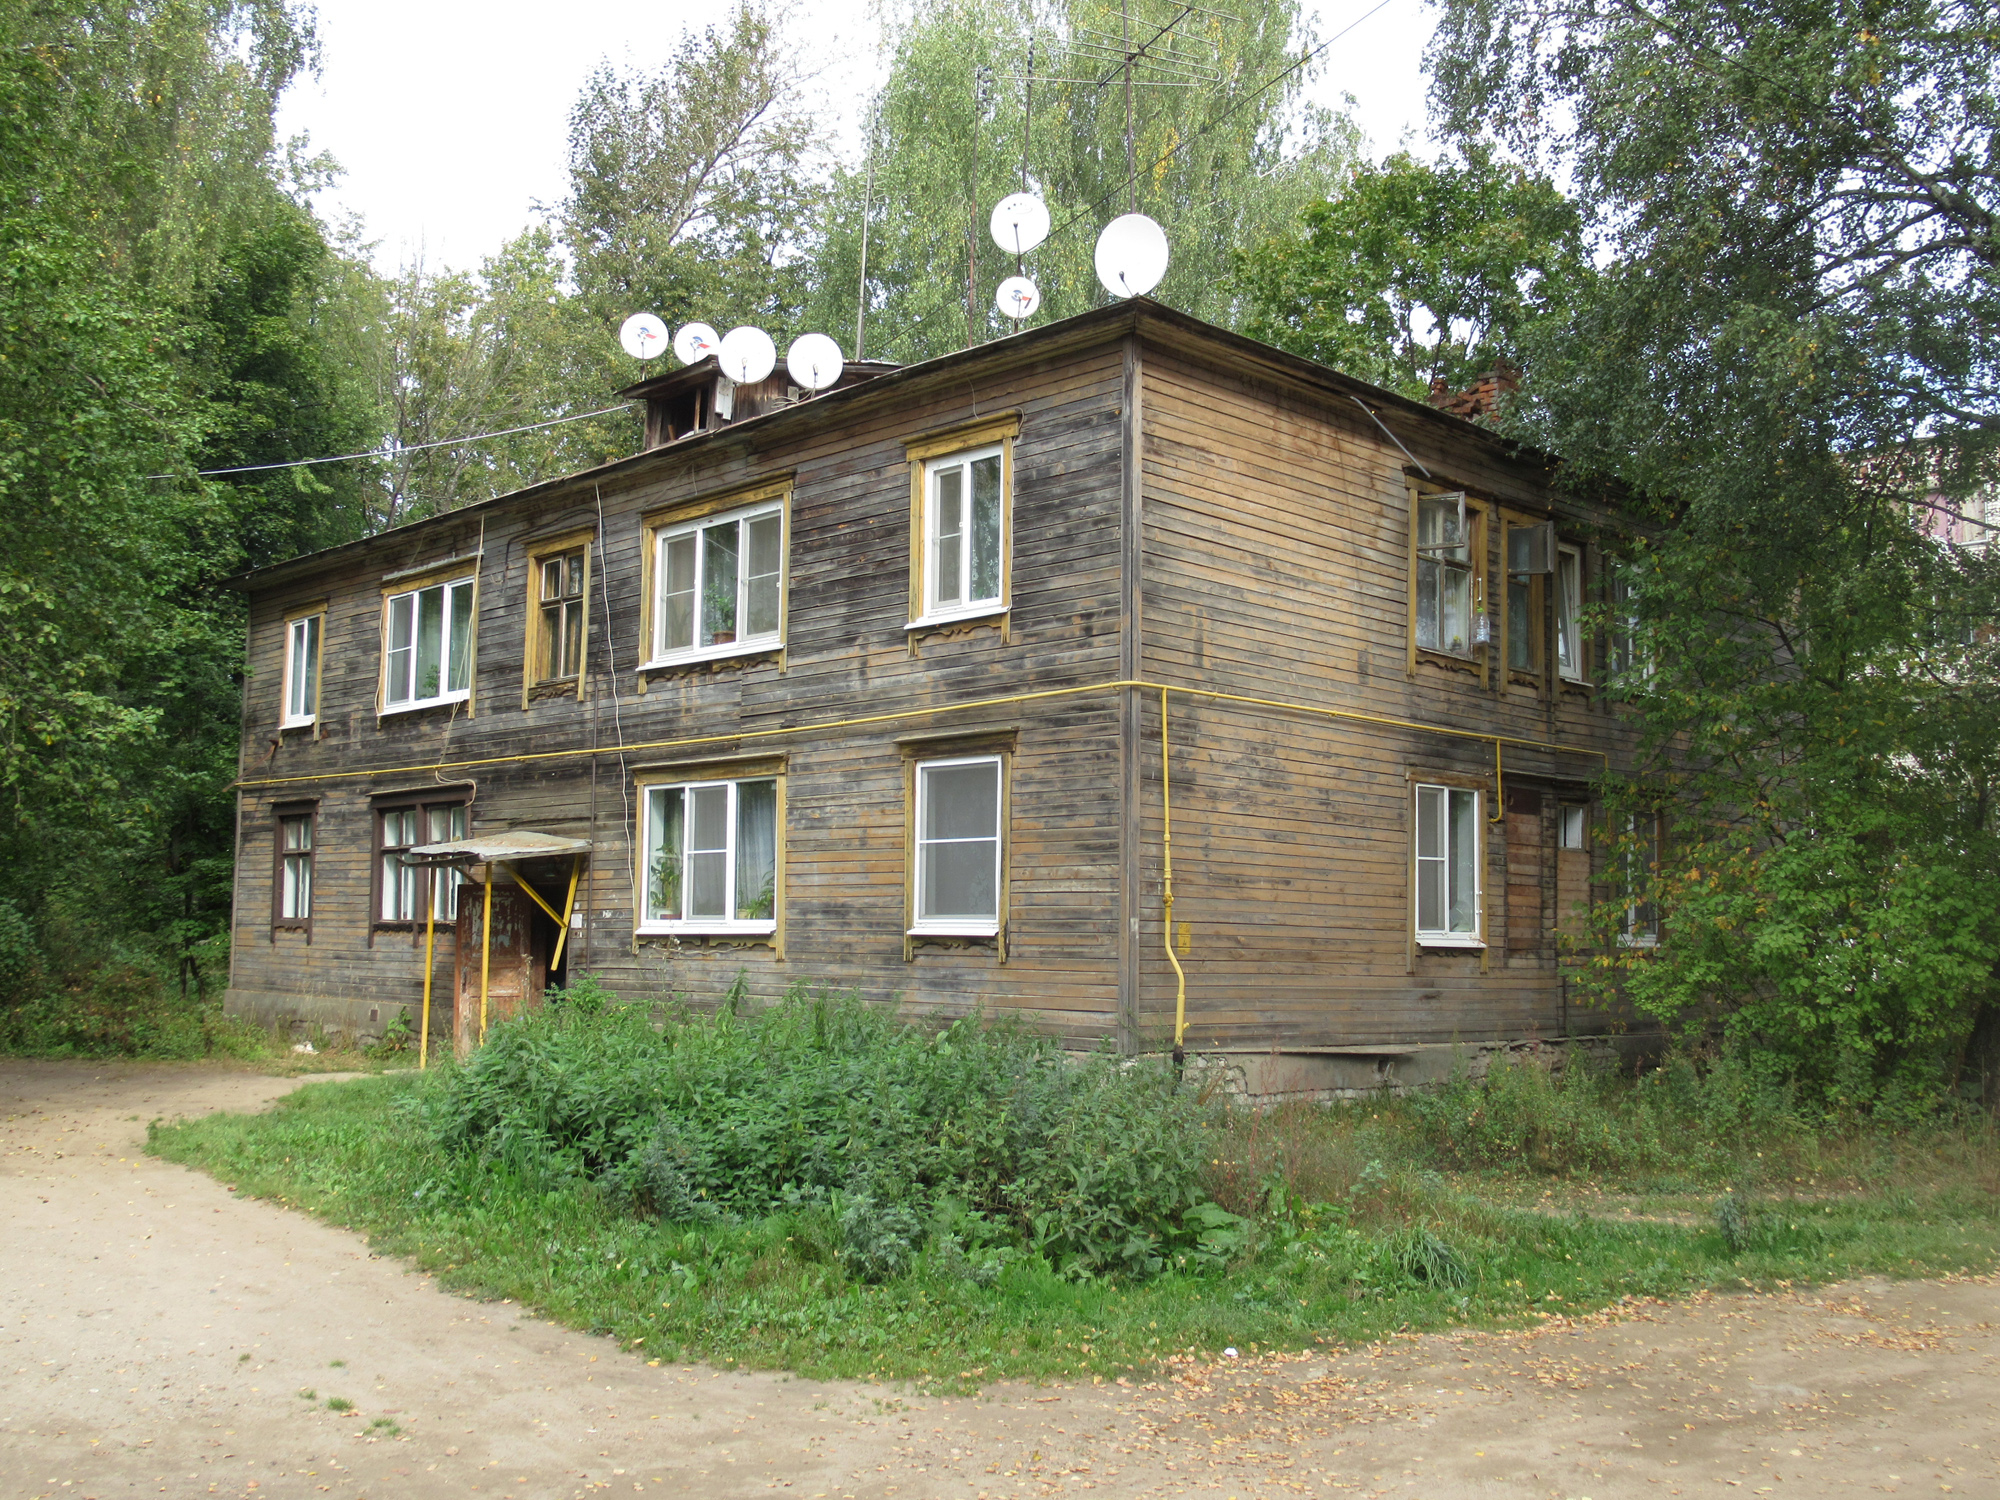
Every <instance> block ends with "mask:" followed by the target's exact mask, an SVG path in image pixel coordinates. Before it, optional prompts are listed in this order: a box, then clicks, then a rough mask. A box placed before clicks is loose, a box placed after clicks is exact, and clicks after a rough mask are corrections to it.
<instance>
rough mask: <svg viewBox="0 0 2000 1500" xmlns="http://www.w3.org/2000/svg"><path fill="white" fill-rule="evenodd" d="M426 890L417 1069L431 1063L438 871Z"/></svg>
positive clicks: (427, 1066)
mask: <svg viewBox="0 0 2000 1500" xmlns="http://www.w3.org/2000/svg"><path fill="white" fill-rule="evenodd" d="M430 877H431V878H430V882H429V885H428V887H427V889H426V890H425V891H424V898H425V899H424V905H425V911H424V1024H423V1027H422V1029H421V1030H419V1031H418V1032H417V1071H418V1072H420V1073H421V1072H423V1071H425V1070H426V1069H428V1068H429V1067H430V1065H431V975H432V973H434V972H435V971H436V969H437V871H436V870H432V871H431V872H430Z"/></svg>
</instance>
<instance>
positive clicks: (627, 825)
mask: <svg viewBox="0 0 2000 1500" xmlns="http://www.w3.org/2000/svg"><path fill="white" fill-rule="evenodd" d="M590 492H591V494H592V495H594V496H595V497H596V499H597V555H598V560H599V563H600V566H599V567H598V570H597V584H598V589H597V594H598V598H599V599H600V600H602V601H603V604H604V673H605V681H606V682H607V683H608V684H609V685H610V688H611V733H612V736H613V737H614V738H615V739H616V740H617V742H618V799H619V802H620V804H621V806H622V807H623V809H624V813H625V821H624V823H623V824H622V825H621V826H620V830H619V831H620V832H621V833H623V834H624V836H625V874H626V877H627V879H628V881H629V883H630V887H631V890H632V893H633V899H634V900H635V901H636V900H637V899H638V891H639V851H638V842H639V832H638V828H637V825H635V824H634V823H633V821H632V790H631V782H632V778H631V775H630V773H629V772H628V771H627V769H626V766H625V720H624V716H623V714H622V712H621V710H620V706H619V701H618V648H617V647H616V646H614V645H613V644H612V627H611V584H610V582H609V580H608V576H607V575H608V574H609V572H610V569H608V568H605V567H603V566H602V565H601V564H602V561H603V557H604V490H603V488H602V487H601V486H599V485H594V484H593V485H592V486H591V487H590ZM591 759H592V761H593V762H595V760H596V757H595V756H592V757H591ZM596 831H597V830H596V829H595V828H594V827H593V828H592V829H591V832H592V833H593V834H595V833H596ZM583 921H584V926H585V928H588V927H589V925H590V917H589V915H588V914H586V915H585V916H584V919H583ZM632 951H633V952H634V953H637V952H638V951H639V924H638V923H636V922H634V923H633V924H632Z"/></svg>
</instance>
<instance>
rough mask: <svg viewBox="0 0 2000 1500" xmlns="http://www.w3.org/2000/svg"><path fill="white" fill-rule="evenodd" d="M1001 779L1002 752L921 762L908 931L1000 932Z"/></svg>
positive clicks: (980, 934) (972, 934) (982, 934)
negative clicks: (911, 921)
mask: <svg viewBox="0 0 2000 1500" xmlns="http://www.w3.org/2000/svg"><path fill="white" fill-rule="evenodd" d="M1000 778H1001V766H1000V757H998V756H997V755H981V756H972V757H967V758H965V759H957V760H931V761H919V762H918V763H917V766H916V795H917V806H916V833H917V847H916V868H915V872H914V873H915V878H916V891H915V893H914V894H915V899H914V901H913V902H912V903H911V904H912V907H913V909H914V911H915V913H916V921H915V924H914V925H913V926H912V928H911V931H913V932H920V933H921V932H937V933H956V934H961V935H964V936H970V937H990V936H993V935H995V934H997V933H998V932H999V930H1000V868H1001V866H1000V859H1001V846H1002V837H1001V833H1002V830H1001V826H1000Z"/></svg>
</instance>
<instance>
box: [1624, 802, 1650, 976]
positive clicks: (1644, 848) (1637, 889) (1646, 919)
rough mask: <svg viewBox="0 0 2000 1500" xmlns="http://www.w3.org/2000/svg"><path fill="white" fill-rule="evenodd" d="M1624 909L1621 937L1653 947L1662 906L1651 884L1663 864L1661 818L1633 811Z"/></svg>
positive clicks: (1629, 824) (1637, 945) (1628, 944)
mask: <svg viewBox="0 0 2000 1500" xmlns="http://www.w3.org/2000/svg"><path fill="white" fill-rule="evenodd" d="M1625 835H1626V837H1625V853H1624V863H1625V911H1624V913H1623V915H1622V916H1621V917H1620V919H1619V924H1618V925H1619V932H1618V940H1619V942H1621V943H1623V944H1624V945H1625V946H1626V947H1628V948H1650V947H1652V946H1653V945H1654V944H1656V943H1658V942H1659V940H1660V908H1659V905H1658V904H1657V903H1656V902H1655V901H1654V900H1653V899H1652V884H1653V879H1654V876H1655V874H1656V873H1657V872H1658V870H1659V868H1660V820H1659V817H1658V815H1657V814H1654V813H1634V814H1632V815H1631V817H1629V818H1628V819H1626V822H1625Z"/></svg>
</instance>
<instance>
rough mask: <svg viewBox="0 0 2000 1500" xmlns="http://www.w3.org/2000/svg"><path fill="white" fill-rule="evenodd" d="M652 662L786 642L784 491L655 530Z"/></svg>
mask: <svg viewBox="0 0 2000 1500" xmlns="http://www.w3.org/2000/svg"><path fill="white" fill-rule="evenodd" d="M653 538H654V539H653V546H654V549H655V551H654V557H653V610H652V612H653V640H652V657H651V660H652V662H671V661H680V660H698V659H700V658H703V657H715V656H735V655H738V654H741V653H743V652H746V651H755V650H760V649H768V648H771V647H776V646H778V645H781V644H782V643H783V636H784V598H785V504H784V501H783V499H782V498H780V499H777V500H773V501H770V502H768V503H765V504H760V505H752V506H748V507H745V508H744V509H742V510H737V511H730V512H727V513H725V514H722V515H713V516H704V517H702V518H701V519H700V520H698V521H691V522H688V523H687V524H685V525H668V526H662V527H660V528H658V529H657V530H656V531H655V532H654V533H653Z"/></svg>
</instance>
